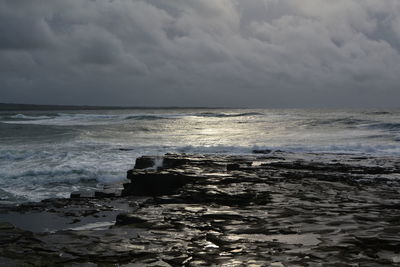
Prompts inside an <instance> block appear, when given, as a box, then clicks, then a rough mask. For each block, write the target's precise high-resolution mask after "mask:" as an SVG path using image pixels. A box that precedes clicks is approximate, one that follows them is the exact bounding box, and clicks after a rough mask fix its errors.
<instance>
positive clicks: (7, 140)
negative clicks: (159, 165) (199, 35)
mask: <svg viewBox="0 0 400 267" xmlns="http://www.w3.org/2000/svg"><path fill="white" fill-rule="evenodd" d="M253 149H272V150H278V149H279V150H284V151H294V152H324V153H357V154H363V153H364V154H372V155H393V156H400V110H358V111H354V110H335V111H327V110H300V109H299V110H295V109H290V110H265V109H254V110H253V109H242V110H240V109H232V110H229V109H166V110H162V109H155V110H149V109H138V110H99V111H96V110H69V111H12V112H6V111H3V112H0V201H3V202H4V201H11V202H21V201H39V200H41V199H44V198H50V197H68V196H69V194H70V193H71V192H72V191H76V190H86V189H93V188H96V187H99V186H101V185H102V184H107V183H113V182H116V181H120V180H122V179H123V178H125V176H126V171H127V170H128V169H129V168H132V167H133V164H134V161H135V158H136V157H138V156H140V155H143V154H151V155H162V154H164V153H166V152H179V153H181V152H186V153H227V154H246V153H251V152H252V150H253Z"/></svg>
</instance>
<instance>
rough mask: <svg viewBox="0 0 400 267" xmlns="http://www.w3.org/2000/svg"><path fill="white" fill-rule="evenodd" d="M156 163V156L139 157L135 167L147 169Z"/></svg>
mask: <svg viewBox="0 0 400 267" xmlns="http://www.w3.org/2000/svg"><path fill="white" fill-rule="evenodd" d="M154 164H155V159H154V157H146V156H143V157H139V158H137V159H136V162H135V169H147V168H151V167H153V166H154Z"/></svg>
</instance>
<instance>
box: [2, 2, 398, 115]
mask: <svg viewBox="0 0 400 267" xmlns="http://www.w3.org/2000/svg"><path fill="white" fill-rule="evenodd" d="M399 100H400V1H399V0H335V1H327V0H173V1H172V0H170V1H166V0H68V1H65V0H35V1H27V0H1V1H0V102H3V103H33V104H74V105H83V104H85V105H128V106H210V107H211V106H225V107H265V108H277V107H399V106H400V104H399V103H400V101H399Z"/></svg>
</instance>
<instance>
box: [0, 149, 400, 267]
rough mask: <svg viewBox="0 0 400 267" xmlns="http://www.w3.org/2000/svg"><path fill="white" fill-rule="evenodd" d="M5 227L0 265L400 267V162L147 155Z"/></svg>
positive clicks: (2, 211)
mask: <svg viewBox="0 0 400 267" xmlns="http://www.w3.org/2000/svg"><path fill="white" fill-rule="evenodd" d="M0 221H1V223H0V266H211V265H214V266H275V267H279V266H400V234H399V233H400V160H399V159H398V158H393V157H372V156H365V155H363V156H360V155H348V154H343V155H338V154H293V153H285V152H281V151H274V152H271V151H254V154H253V155H242V156H232V155H187V154H179V155H176V154H166V155H165V156H163V157H151V156H143V157H140V158H138V159H137V160H136V165H135V168H134V169H132V170H129V171H128V174H127V181H126V182H125V183H121V184H118V185H113V186H110V187H108V188H104V190H99V191H97V192H75V193H72V194H71V198H69V199H48V200H44V201H42V202H40V203H25V204H20V205H11V204H9V205H6V204H3V205H1V206H0Z"/></svg>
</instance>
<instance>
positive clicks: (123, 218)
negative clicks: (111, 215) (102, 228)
mask: <svg viewBox="0 0 400 267" xmlns="http://www.w3.org/2000/svg"><path fill="white" fill-rule="evenodd" d="M146 222H147V221H146V220H144V219H142V218H139V217H137V216H135V215H134V214H129V213H121V214H118V216H117V218H116V222H115V225H118V226H121V225H131V224H144V223H146Z"/></svg>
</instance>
